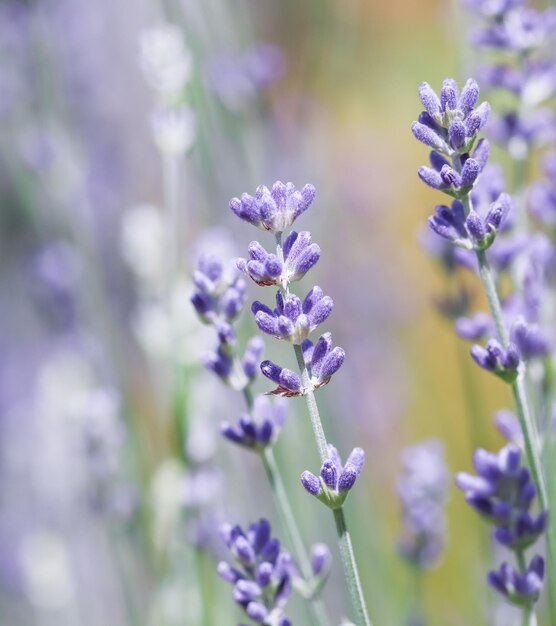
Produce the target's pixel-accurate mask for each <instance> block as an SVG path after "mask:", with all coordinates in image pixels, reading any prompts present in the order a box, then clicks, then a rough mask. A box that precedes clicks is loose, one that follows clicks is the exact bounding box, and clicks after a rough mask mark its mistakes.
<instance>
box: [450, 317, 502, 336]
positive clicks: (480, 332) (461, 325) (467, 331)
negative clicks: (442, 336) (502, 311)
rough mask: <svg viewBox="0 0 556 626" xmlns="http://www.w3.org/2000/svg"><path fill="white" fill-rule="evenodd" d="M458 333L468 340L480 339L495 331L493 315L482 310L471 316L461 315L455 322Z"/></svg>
mask: <svg viewBox="0 0 556 626" xmlns="http://www.w3.org/2000/svg"><path fill="white" fill-rule="evenodd" d="M454 327H455V330H456V333H457V334H458V335H459V336H460V337H461V338H462V339H467V340H468V341H479V339H482V338H483V337H485V336H486V335H490V334H492V333H493V332H494V331H495V328H494V322H493V320H492V317H491V316H490V315H488V314H487V313H483V312H482V311H480V312H478V313H475V314H474V315H472V316H471V317H459V318H458V319H457V320H456V322H455V325H454Z"/></svg>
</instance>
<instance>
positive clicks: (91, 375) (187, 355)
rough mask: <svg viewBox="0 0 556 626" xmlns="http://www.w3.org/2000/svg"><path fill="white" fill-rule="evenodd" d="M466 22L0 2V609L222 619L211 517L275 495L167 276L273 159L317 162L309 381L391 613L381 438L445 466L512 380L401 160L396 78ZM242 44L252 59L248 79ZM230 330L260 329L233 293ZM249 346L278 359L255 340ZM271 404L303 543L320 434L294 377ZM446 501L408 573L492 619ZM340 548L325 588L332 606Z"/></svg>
mask: <svg viewBox="0 0 556 626" xmlns="http://www.w3.org/2000/svg"><path fill="white" fill-rule="evenodd" d="M162 22H171V23H173V24H175V25H176V26H178V27H179V28H180V29H182V31H183V35H184V41H185V42H186V45H187V48H188V50H189V53H190V54H191V55H192V59H193V78H192V80H191V82H190V84H189V86H188V89H187V105H188V106H190V107H191V110H192V112H193V115H194V117H195V127H194V130H193V131H192V133H193V135H194V137H193V139H192V146H191V148H190V149H189V150H188V151H187V153H186V154H185V155H181V156H178V157H176V158H173V157H168V155H167V154H165V153H164V149H163V150H162V151H161V149H160V145H159V146H158V147H157V144H156V142H155V141H154V139H153V128H152V123H151V118H152V115H153V111H155V109H156V106H157V103H156V99H157V95H156V93H154V90H153V89H152V87H151V86H149V84H148V81H146V80H145V75H144V72H143V71H142V61H141V47H140V40H141V36H142V33H144V32H145V29H149V28H151V27H153V26H156V25H158V24H160V23H162ZM464 40H465V16H464V15H463V14H462V13H461V12H460V9H459V7H458V6H457V3H453V4H452V3H450V2H447V1H446V0H436V1H433V0H419V2H407V1H406V0H390V1H389V2H379V1H378V0H341V1H333V0H318V1H317V0H306V2H303V3H300V2H295V1H293V0H281V1H280V2H272V1H271V0H258V1H255V0H232V1H229V0H167V1H163V0H159V1H156V0H150V1H147V0H120V1H118V2H114V1H113V0H95V2H86V1H85V0H36V1H32V0H28V1H23V0H19V1H18V0H3V1H2V3H1V4H0V137H1V142H0V198H1V203H2V206H1V211H0V220H1V244H0V245H1V250H2V263H1V265H0V280H1V285H2V290H1V295H0V316H1V320H2V321H1V324H0V351H1V359H0V481H1V484H0V624H2V626H12V625H17V626H27V625H34V626H38V625H41V626H42V625H54V624H56V625H57V626H64V625H67V626H77V625H79V626H81V625H83V626H106V625H108V624H110V626H120V625H124V624H130V625H132V626H140V625H154V626H159V625H160V626H166V625H168V626H174V625H176V626H178V625H180V626H182V625H183V626H189V625H192V626H200V625H201V624H202V625H205V624H206V625H209V624H214V625H218V626H224V625H226V624H233V623H238V621H239V619H240V618H239V617H238V614H236V613H235V609H234V608H233V604H232V600H231V598H230V589H229V587H228V585H227V584H226V583H225V582H223V581H221V580H220V579H218V578H217V577H216V575H215V573H214V558H213V556H212V553H213V552H215V553H218V552H219V551H220V550H221V547H220V546H219V545H218V538H217V537H215V528H216V526H217V523H218V521H219V520H231V521H237V522H240V523H242V524H243V523H246V522H248V521H249V520H251V519H255V518H258V517H260V516H262V515H264V516H267V517H269V518H271V519H273V520H274V519H275V514H274V507H273V504H272V501H271V499H270V497H269V494H268V488H267V484H266V482H265V478H264V475H262V472H261V469H260V464H259V463H258V460H257V459H256V457H255V456H254V455H253V456H251V455H249V454H247V453H243V452H242V451H240V450H237V449H235V448H232V447H231V446H230V445H229V444H227V443H226V442H224V441H221V439H220V437H219V435H218V424H219V423H220V421H221V420H222V419H232V420H233V419H235V418H236V417H237V416H238V415H239V413H240V412H241V410H242V407H241V402H240V400H241V399H240V398H237V397H236V396H237V394H234V393H233V392H232V391H230V390H227V389H225V388H223V387H222V386H220V384H219V383H218V381H215V380H213V379H212V377H211V375H210V374H209V373H207V372H204V371H203V370H202V368H201V367H200V366H199V364H198V362H199V359H200V355H201V354H202V353H203V352H204V351H206V350H207V349H210V348H211V347H212V342H213V339H212V337H211V335H210V333H207V332H205V330H204V329H203V328H202V327H201V325H200V324H199V322H198V321H197V320H196V318H195V316H194V314H193V311H192V310H190V309H191V307H190V305H189V300H188V299H189V295H190V292H191V283H190V279H189V276H190V273H191V271H192V269H193V267H194V266H195V263H196V260H197V258H198V255H199V254H200V253H201V252H202V251H207V250H208V251H214V250H216V251H217V252H218V253H219V254H222V256H223V257H226V256H228V257H233V256H239V255H242V254H245V249H246V246H247V244H248V243H249V242H250V240H251V239H252V238H255V237H257V235H259V234H260V233H258V232H257V231H255V230H254V229H250V228H249V227H248V226H245V225H244V224H240V223H239V222H238V220H235V219H234V218H233V215H232V214H231V212H230V211H229V210H228V208H227V205H228V201H229V199H230V198H231V197H232V196H236V195H240V194H241V193H242V192H244V191H247V192H250V193H253V191H254V190H255V188H256V187H257V186H258V185H259V184H261V183H265V184H267V185H270V184H272V182H274V180H277V179H281V180H291V181H293V182H294V183H295V184H296V185H298V186H301V185H303V184H305V183H306V182H311V183H313V184H314V185H315V186H316V188H317V194H318V195H317V200H316V202H315V204H314V205H313V208H312V209H311V210H310V211H309V212H307V213H306V214H305V215H304V216H303V217H302V218H301V220H300V222H299V227H300V228H303V229H309V230H311V231H312V232H313V237H314V240H316V241H317V242H318V243H319V244H320V246H321V249H322V251H323V254H322V258H321V261H320V262H319V264H318V266H317V267H316V269H315V270H314V271H313V272H312V274H311V278H309V277H307V279H306V281H307V280H314V281H316V282H317V283H318V284H320V285H322V286H323V288H324V289H325V291H326V292H327V293H328V294H330V295H331V296H332V297H333V298H334V301H335V309H334V313H333V315H332V317H331V320H330V327H331V330H332V331H333V332H334V336H335V341H336V342H337V343H338V344H339V345H341V346H343V347H344V348H345V350H346V353H347V359H346V363H345V366H344V367H343V369H342V370H341V372H340V373H339V374H338V375H337V376H336V377H335V379H334V381H333V383H332V384H330V385H329V386H328V387H326V388H324V389H323V390H322V391H321V392H320V393H319V397H320V402H321V406H322V407H323V412H324V416H325V420H326V428H327V432H328V433H329V438H330V439H331V440H333V441H335V442H336V444H337V445H338V447H340V448H341V449H342V450H347V449H348V448H351V447H353V446H355V445H360V446H362V447H363V448H364V449H365V450H366V452H367V465H366V468H365V471H364V475H363V478H362V482H361V485H360V486H359V487H358V489H357V490H355V491H354V493H353V494H352V496H350V499H349V500H348V503H347V516H348V519H349V521H350V523H351V526H352V530H353V535H354V543H355V546H356V551H357V556H358V560H359V564H360V567H361V574H362V578H363V581H364V587H365V593H366V596H367V600H368V603H369V606H370V608H371V612H372V615H373V616H374V619H375V623H376V624H377V625H379V626H381V625H387V626H391V625H398V624H400V625H402V624H405V623H406V618H407V615H408V612H409V611H410V609H411V604H412V602H413V600H412V598H413V593H414V583H413V574H412V572H411V570H410V569H409V568H408V566H407V564H406V563H404V562H403V561H402V560H401V559H400V558H399V557H398V555H397V552H396V538H397V536H398V534H399V532H400V521H399V504H398V502H397V499H396V491H395V484H396V478H397V476H398V474H399V472H400V467H401V464H400V454H401V450H402V449H403V448H404V446H406V445H408V444H410V443H413V442H416V441H420V440H422V439H424V438H428V437H435V438H438V439H440V440H441V441H442V442H443V443H444V445H445V450H446V461H447V464H448V466H449V468H450V469H451V470H452V471H456V470H459V469H467V468H468V467H469V464H470V461H469V459H470V454H471V450H472V448H473V447H474V446H475V445H477V443H480V444H481V445H483V446H485V447H493V446H495V445H497V444H498V443H499V441H498V440H497V435H496V433H495V431H494V428H493V427H492V426H491V419H490V416H491V414H492V411H493V410H494V409H495V408H498V407H499V406H500V405H503V404H504V403H505V402H506V401H507V398H506V396H505V395H504V394H505V389H504V387H503V385H502V383H498V382H496V381H495V380H493V379H492V378H490V377H488V378H487V377H485V376H484V375H482V374H481V372H479V371H478V370H477V371H476V370H475V369H474V368H473V366H472V363H471V362H470V359H469V357H468V354H467V351H468V347H467V346H466V345H464V344H463V343H462V342H461V341H460V340H458V339H457V338H456V337H455V336H454V334H453V332H452V330H451V329H450V328H449V327H448V325H447V324H446V323H445V322H444V321H443V320H442V318H441V317H440V316H439V315H438V313H437V311H436V309H435V307H434V305H433V300H434V297H435V294H438V293H440V292H441V291H442V290H443V288H444V285H443V282H442V276H441V274H440V273H439V272H438V268H436V267H435V266H434V265H433V263H432V262H431V261H430V259H429V258H428V257H427V255H426V254H425V253H424V251H423V249H422V247H421V244H420V238H421V234H422V230H423V224H424V221H425V218H426V216H427V215H428V213H429V211H430V208H431V206H432V205H433V204H434V203H435V202H436V199H437V198H436V197H435V194H434V193H433V192H432V191H431V190H427V189H426V188H424V186H423V185H422V184H420V183H419V181H418V179H417V176H416V168H417V167H418V166H419V165H420V164H422V163H423V162H424V160H425V158H426V151H424V150H423V147H422V146H421V145H419V144H418V143H417V142H415V141H414V140H413V138H412V136H411V132H410V124H411V122H412V121H413V120H414V119H415V118H416V116H417V114H418V112H419V110H420V105H419V102H418V98H417V86H418V84H419V82H421V81H422V80H427V81H429V82H430V83H431V84H433V85H436V86H438V85H439V84H440V82H441V80H442V79H443V78H444V77H445V76H447V75H452V76H454V77H455V78H457V79H459V80H462V79H464V78H467V75H466V72H467V69H466V65H467V64H468V63H469V58H468V57H469V53H465V52H464V51H465V46H464V45H463V42H464ZM260 44H270V45H272V46H274V47H272V48H266V49H261V48H260V47H257V46H260ZM261 50H263V52H264V51H265V50H266V57H265V55H264V54H262V53H261ZM250 54H251V55H252V56H251V57H249V55H250ZM257 54H259V57H257ZM253 55H254V57H253ZM263 57H264V58H263ZM249 58H255V59H258V58H263V61H261V63H262V70H261V73H260V74H261V78H260V80H259V81H258V82H257V81H254V80H252V79H251V78H249V77H246V75H245V65H246V63H247V62H248V61H247V60H246V59H249ZM265 59H266V60H265ZM265 63H266V65H265ZM265 72H266V74H265ZM172 168H175V169H172ZM176 181H177V182H176ZM172 185H174V186H176V185H177V187H179V189H178V192H179V193H178V196H177V197H178V209H179V219H178V220H177V221H174V222H173V223H172V228H173V230H171V237H177V240H178V241H179V244H180V254H179V262H178V269H177V274H176V273H174V275H173V276H174V278H170V277H169V276H171V275H172V272H171V271H169V270H168V268H167V266H166V265H165V259H164V254H163V252H165V251H166V245H167V241H166V240H165V239H164V236H165V234H164V232H163V231H164V228H163V227H164V224H166V223H167V222H165V220H167V219H168V217H169V215H168V210H167V208H168V207H166V206H165V203H166V199H167V197H168V186H170V187H171V186H172ZM174 191H175V188H174ZM176 229H178V230H176ZM167 270H168V271H167ZM165 271H166V273H165ZM166 280H175V282H174V283H172V287H171V289H172V293H171V306H170V307H169V306H168V302H167V301H166V300H163V297H162V295H161V294H166V288H167V286H168V285H167V283H166V282H165V281H166ZM306 281H305V282H304V285H305V286H306V287H307V288H308V285H307V282H306ZM250 290H251V291H250V296H252V297H257V298H258V297H261V294H260V293H258V291H259V290H257V288H256V286H255V285H250ZM166 295H167V294H166ZM263 295H264V296H267V295H268V294H263ZM169 310H170V312H169ZM243 332H244V333H245V334H246V335H247V334H249V333H252V332H254V324H253V321H252V319H251V317H250V315H249V314H247V313H246V314H245V315H244V322H243ZM267 355H268V356H269V357H270V358H272V357H275V358H277V359H278V355H282V356H283V359H284V360H286V359H290V358H291V356H290V355H289V353H288V354H287V356H286V353H285V352H280V347H279V346H276V344H275V343H274V342H269V341H267ZM282 362H284V361H282ZM258 384H259V388H260V389H261V390H265V389H266V388H267V384H266V383H265V382H264V381H259V383H258ZM471 386H473V387H474V388H476V389H480V390H481V393H479V394H474V396H475V398H480V400H476V401H475V402H476V403H477V404H475V406H473V405H470V401H469V398H470V394H469V393H467V389H469V388H470V387H471ZM176 390H178V392H177V391H176ZM179 390H181V393H180V391H179ZM290 407H291V409H290V415H289V419H288V424H287V427H286V428H285V430H284V432H283V434H282V436H281V438H280V440H279V443H278V444H277V448H276V454H277V457H278V460H279V462H280V464H281V466H282V467H283V468H284V471H285V475H286V481H287V483H288V486H289V492H290V496H291V499H292V501H293V503H294V506H295V509H296V511H297V512H298V515H299V517H300V519H301V522H302V527H303V528H302V530H303V534H304V537H305V538H306V540H307V542H314V541H317V540H319V541H327V542H329V544H330V545H331V546H334V545H335V544H334V529H333V524H332V518H331V516H329V515H327V514H326V511H325V510H324V509H323V507H322V506H321V505H320V504H319V503H318V502H317V501H316V500H312V499H309V498H308V496H307V495H306V494H305V493H304V492H303V490H302V488H301V486H300V485H299V481H298V476H299V474H300V472H301V471H302V470H304V469H311V470H313V471H315V470H316V468H317V466H318V457H317V453H316V448H315V446H314V443H313V441H312V438H311V434H310V426H309V423H308V418H307V415H306V413H305V407H304V404H303V403H302V401H300V400H295V399H294V400H292V401H291V402H290ZM471 411H473V412H474V413H473V414H474V415H475V416H480V419H479V420H475V421H472V420H470V419H469V416H470V414H471ZM176 414H178V415H179V416H181V418H183V419H182V421H180V419H181V418H180V419H178V420H176V419H175V418H176ZM184 416H185V417H184ZM477 423H479V424H481V423H482V428H480V429H479V431H477ZM184 424H187V429H186V430H187V432H186V434H184V431H185V429H184V428H183V425H184ZM473 424H475V426H473ZM180 426H181V428H180ZM184 447H185V448H186V449H187V457H188V458H189V459H190V460H191V463H192V465H190V466H189V467H188V468H187V469H185V468H184V464H183V462H182V456H183V454H182V452H183V449H184ZM448 517H449V541H448V544H447V546H446V550H445V554H444V557H443V559H442V562H441V563H440V565H439V566H438V567H437V568H436V569H435V570H434V571H432V572H430V573H428V574H427V575H426V577H425V580H424V594H425V603H426V609H427V614H428V620H429V621H428V623H430V625H431V626H447V625H450V626H452V625H453V626H460V625H461V626H463V625H466V626H469V624H481V623H486V621H485V620H486V618H485V612H484V605H485V602H486V604H487V605H490V611H491V613H495V612H496V611H497V610H498V609H497V608H496V605H495V601H494V597H493V595H491V593H490V592H489V591H487V590H486V588H485V584H484V582H483V580H484V572H485V569H486V562H487V560H488V556H487V554H486V552H485V549H484V546H485V542H484V536H485V535H486V532H487V531H486V528H484V527H483V526H482V525H481V523H480V522H479V521H477V519H476V516H475V515H474V514H473V513H472V512H471V511H470V510H467V509H466V507H465V505H464V502H463V497H462V496H461V494H460V493H458V492H456V490H453V489H452V490H451V494H450V500H449V504H448ZM276 532H279V526H278V524H276ZM192 546H202V547H206V546H208V549H204V548H203V549H200V548H199V547H192ZM333 549H334V550H335V548H333ZM334 556H335V557H336V567H335V570H334V573H333V575H332V577H331V580H330V581H329V583H328V587H327V591H326V595H325V598H326V602H327V605H328V606H329V610H330V612H331V614H332V615H333V617H334V619H335V620H336V623H339V622H340V619H341V617H342V616H343V615H345V614H346V612H347V606H348V604H347V601H346V598H345V594H344V583H343V580H342V577H341V572H340V562H339V557H338V555H337V554H336V553H334ZM200 580H202V581H203V582H204V584H203V588H204V589H205V594H206V595H205V597H202V596H201V595H200V592H199V584H198V583H199V581H200ZM294 607H295V608H294V617H297V620H296V621H295V623H298V624H303V623H304V622H303V619H304V613H303V609H302V608H301V607H300V606H298V605H296V604H295V602H294ZM504 615H507V614H504ZM510 615H512V614H511V613H510ZM505 620H510V621H505ZM499 623H500V624H505V625H507V624H510V623H511V618H510V617H506V618H504V617H502V618H500V621H499Z"/></svg>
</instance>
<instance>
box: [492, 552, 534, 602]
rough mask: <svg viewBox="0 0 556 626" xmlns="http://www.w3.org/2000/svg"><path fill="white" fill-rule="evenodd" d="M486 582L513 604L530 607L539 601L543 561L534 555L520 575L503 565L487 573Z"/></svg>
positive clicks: (509, 566)
mask: <svg viewBox="0 0 556 626" xmlns="http://www.w3.org/2000/svg"><path fill="white" fill-rule="evenodd" d="M488 582H489V584H490V585H491V586H492V587H493V588H494V589H496V591H498V592H500V593H501V594H502V595H503V596H505V597H506V598H507V599H508V600H509V601H510V602H512V603H513V604H516V605H517V606H522V607H528V606H531V605H532V604H534V603H535V602H536V601H537V600H538V599H539V596H540V593H541V590H542V587H543V582H544V559H543V558H542V557H541V556H539V555H538V554H537V555H535V556H534V557H533V558H532V559H531V563H529V566H528V567H527V569H526V571H525V572H522V573H518V572H516V570H515V569H514V568H513V567H512V566H511V565H509V564H508V563H503V564H502V565H501V566H500V569H499V570H498V571H493V572H489V574H488Z"/></svg>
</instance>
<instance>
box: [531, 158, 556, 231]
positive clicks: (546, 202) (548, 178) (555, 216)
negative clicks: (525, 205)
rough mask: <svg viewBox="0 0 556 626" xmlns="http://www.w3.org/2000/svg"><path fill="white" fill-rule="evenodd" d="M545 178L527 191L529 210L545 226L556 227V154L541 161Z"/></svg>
mask: <svg viewBox="0 0 556 626" xmlns="http://www.w3.org/2000/svg"><path fill="white" fill-rule="evenodd" d="M543 170H544V173H545V178H544V179H543V180H539V181H536V182H535V183H534V184H533V185H532V186H531V188H530V190H529V209H530V211H531V213H532V214H533V215H534V216H535V217H536V218H537V219H538V220H540V221H541V222H542V223H543V224H545V225H546V226H549V227H551V228H554V227H556V152H551V153H549V154H548V155H546V156H545V157H544V159H543Z"/></svg>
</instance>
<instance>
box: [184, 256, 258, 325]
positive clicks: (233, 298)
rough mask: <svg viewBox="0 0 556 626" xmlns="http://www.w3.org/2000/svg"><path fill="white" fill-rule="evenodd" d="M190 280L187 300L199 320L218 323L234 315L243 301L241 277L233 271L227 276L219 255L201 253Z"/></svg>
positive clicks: (243, 282)
mask: <svg viewBox="0 0 556 626" xmlns="http://www.w3.org/2000/svg"><path fill="white" fill-rule="evenodd" d="M193 282H194V283H195V291H194V292H193V294H192V296H191V303H192V304H193V306H194V307H195V310H196V311H197V314H198V315H199V317H200V319H201V320H202V321H203V322H205V323H206V324H218V323H219V322H221V321H227V322H231V321H233V320H235V319H236V318H237V316H238V315H239V313H240V312H241V309H242V308H243V304H244V302H245V297H246V294H245V289H246V285H245V281H244V280H243V278H241V277H240V276H238V275H237V273H235V272H234V273H232V274H231V275H230V276H227V275H226V273H225V272H224V267H223V265H222V262H221V261H220V259H218V258H217V257H216V256H214V255H207V254H205V255H202V256H201V258H200V259H199V264H198V267H197V270H196V271H195V272H193Z"/></svg>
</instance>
